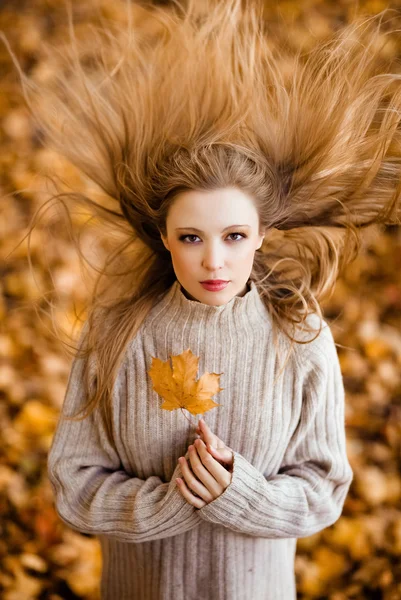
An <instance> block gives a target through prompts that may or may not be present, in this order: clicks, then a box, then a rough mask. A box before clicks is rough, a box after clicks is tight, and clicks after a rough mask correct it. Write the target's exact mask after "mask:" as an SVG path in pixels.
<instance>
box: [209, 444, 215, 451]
mask: <svg viewBox="0 0 401 600" xmlns="http://www.w3.org/2000/svg"><path fill="white" fill-rule="evenodd" d="M209 448H210V449H211V450H214V451H215V452H216V448H215V447H214V446H212V444H209Z"/></svg>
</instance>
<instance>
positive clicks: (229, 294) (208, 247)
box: [161, 188, 264, 306]
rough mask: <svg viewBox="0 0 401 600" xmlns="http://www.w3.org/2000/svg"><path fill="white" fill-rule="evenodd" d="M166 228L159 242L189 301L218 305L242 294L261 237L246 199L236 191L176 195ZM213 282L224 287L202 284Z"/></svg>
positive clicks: (250, 202) (253, 212) (229, 189)
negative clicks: (209, 287) (223, 283)
mask: <svg viewBox="0 0 401 600" xmlns="http://www.w3.org/2000/svg"><path fill="white" fill-rule="evenodd" d="M166 229H167V237H164V236H163V235H162V236H161V238H162V240H163V243H164V245H165V247H166V248H167V250H169V251H170V253H171V259H172V263H173V268H174V272H175V275H176V277H177V279H178V281H179V282H180V284H181V285H182V287H183V288H184V290H185V291H186V293H187V296H188V297H189V298H190V299H192V300H198V301H199V302H203V303H204V304H210V305H213V306H219V305H221V304H226V303H227V302H229V301H230V300H231V298H233V297H234V296H242V295H244V294H245V293H246V291H247V286H246V282H247V280H248V279H249V276H250V274H251V271H252V266H253V260H254V255H255V251H256V250H257V249H258V248H260V247H261V245H262V242H263V238H264V234H263V233H262V234H260V232H259V216H258V213H257V211H256V208H255V205H254V203H253V202H252V200H251V199H250V197H249V196H247V195H246V194H244V193H243V192H241V191H240V190H238V189H236V188H224V189H219V190H213V191H195V190H191V191H186V192H181V193H180V194H178V195H177V196H176V197H175V199H174V201H173V203H172V205H171V207H170V210H169V212H168V215H167V221H166ZM212 279H215V280H216V279H218V280H223V281H228V283H227V285H226V286H225V287H224V288H222V289H220V290H217V291H214V290H211V289H206V288H205V287H204V286H203V285H202V283H201V282H204V281H207V280H212Z"/></svg>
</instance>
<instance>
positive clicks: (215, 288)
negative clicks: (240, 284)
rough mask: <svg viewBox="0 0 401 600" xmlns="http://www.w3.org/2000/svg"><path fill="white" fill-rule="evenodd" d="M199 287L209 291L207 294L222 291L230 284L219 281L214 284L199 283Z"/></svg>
mask: <svg viewBox="0 0 401 600" xmlns="http://www.w3.org/2000/svg"><path fill="white" fill-rule="evenodd" d="M200 283H201V285H202V286H203V287H204V288H205V290H209V292H218V291H220V290H224V288H225V287H227V285H228V284H229V283H230V282H229V281H219V282H216V283H214V282H213V283H212V282H205V281H201V282H200Z"/></svg>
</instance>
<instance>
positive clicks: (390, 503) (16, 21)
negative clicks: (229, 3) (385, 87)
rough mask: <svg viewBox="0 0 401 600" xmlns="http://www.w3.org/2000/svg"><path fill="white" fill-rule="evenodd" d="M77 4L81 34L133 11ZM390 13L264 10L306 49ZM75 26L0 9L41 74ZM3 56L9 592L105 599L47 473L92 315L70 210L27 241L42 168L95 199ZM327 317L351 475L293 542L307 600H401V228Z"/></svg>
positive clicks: (46, 3) (13, 598)
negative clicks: (47, 141) (49, 43)
mask: <svg viewBox="0 0 401 600" xmlns="http://www.w3.org/2000/svg"><path fill="white" fill-rule="evenodd" d="M165 4H167V2H165ZM72 5H73V8H74V13H75V20H76V25H77V32H78V35H84V32H85V27H87V26H88V24H90V23H91V22H92V20H93V18H94V17H93V12H94V7H96V10H98V11H99V14H101V15H102V17H103V18H105V19H111V20H118V19H122V18H123V15H124V12H123V2H122V1H121V2H120V1H119V0H115V1H114V2H113V3H109V2H106V1H103V2H102V1H101V0H99V1H96V2H94V1H93V2H91V1H80V2H74V1H73V2H72ZM386 6H388V4H386V3H382V2H381V1H379V0H370V1H366V2H363V1H362V2H360V3H358V6H356V4H354V3H352V2H345V1H343V2H336V3H334V2H331V1H326V2H324V1H319V0H309V1H308V2H301V3H297V2H295V1H294V0H284V1H281V2H278V3H276V4H275V5H274V7H272V6H271V4H270V3H269V5H267V9H266V16H267V18H270V19H271V20H272V22H275V23H276V26H277V32H278V33H279V35H280V34H281V35H283V36H285V37H286V38H287V39H288V40H289V41H290V42H291V43H292V44H293V45H294V46H302V47H304V48H308V47H309V46H311V45H312V44H313V43H314V41H316V40H317V39H319V38H324V37H325V36H326V35H328V34H329V33H330V31H332V30H333V28H335V27H337V26H339V25H340V24H341V23H344V22H347V21H348V20H350V18H351V17H352V15H353V14H354V12H361V13H362V12H364V13H369V14H374V13H377V12H379V11H380V10H382V9H383V8H385V7H386ZM278 15H279V16H278ZM66 22H67V19H66V13H65V8H64V5H63V3H59V2H58V1H56V0H36V1H35V2H34V3H33V2H28V1H27V2H23V1H19V2H13V3H11V2H9V3H8V2H4V3H2V7H1V9H0V29H1V30H2V31H3V32H4V33H5V34H6V36H7V38H8V40H9V42H10V44H11V46H12V49H13V50H14V52H15V53H16V55H17V57H18V60H19V61H20V63H21V66H22V67H23V68H24V70H26V71H27V72H28V73H32V72H33V71H36V75H37V77H39V79H40V77H43V78H46V76H47V73H46V69H47V68H48V65H47V63H46V60H45V59H44V56H43V55H42V53H41V40H42V39H47V40H51V39H54V40H57V39H58V38H60V37H62V36H65V35H66ZM280 28H281V29H280ZM390 51H391V52H394V53H400V48H392V49H391V50H390ZM0 61H1V66H2V67H3V68H2V72H3V73H5V75H4V77H3V78H2V93H1V94H0V125H1V129H0V136H1V144H0V186H1V196H2V200H1V203H2V206H1V217H0V251H1V256H2V259H3V260H2V266H1V279H0V315H1V322H2V328H1V331H0V355H1V360H2V368H1V370H0V418H1V436H0V597H1V598H2V599H3V600H30V599H42V600H43V599H49V600H59V599H87V600H93V599H95V598H98V597H99V593H98V586H99V578H100V573H101V554H100V548H99V544H98V541H97V540H96V539H95V538H93V537H91V536H86V535H80V534H78V533H76V532H74V531H72V530H70V529H68V528H67V527H66V526H65V525H64V524H63V523H62V522H61V520H60V519H59V517H58V515H57V514H56V512H55V508H54V502H53V497H52V492H51V489H50V484H49V481H48V479H47V474H46V457H47V452H48V450H49V447H50V444H51V440H52V435H53V433H54V428H55V425H56V422H57V418H58V415H59V411H60V408H61V404H62V401H63V396H64V392H65V387H66V381H67V377H68V373H69V369H70V364H71V357H70V356H68V355H67V353H66V352H65V351H64V349H63V348H62V347H61V344H60V342H58V341H57V339H56V337H55V336H54V332H53V326H52V323H55V324H56V325H57V328H58V331H64V332H69V331H71V328H72V326H73V324H74V323H75V320H76V315H77V314H81V316H82V317H83V316H84V308H85V300H86V293H87V291H86V286H85V285H84V284H83V282H82V272H81V268H80V263H79V259H78V256H77V253H76V251H75V249H74V247H73V245H72V244H71V240H70V238H69V234H68V232H67V229H66V228H65V225H64V224H63V223H64V220H63V218H64V216H63V215H62V214H60V212H59V210H57V209H54V208H53V209H52V208H50V209H49V210H47V211H46V212H44V213H43V214H42V217H41V220H40V222H39V224H38V225H37V227H36V228H35V230H34V232H33V234H32V236H31V238H30V257H31V261H32V263H31V265H30V264H29V261H28V244H27V240H26V239H24V240H23V237H24V235H25V233H26V231H27V226H28V224H29V223H30V219H31V217H32V215H33V214H34V212H35V211H36V210H37V209H38V208H39V207H40V206H41V205H42V204H43V202H44V200H45V199H46V197H47V196H48V195H50V194H51V187H46V185H47V180H46V172H48V171H49V170H50V171H51V172H52V173H53V174H55V173H57V174H58V175H60V176H61V177H62V178H63V180H65V181H66V182H68V185H70V186H71V188H77V189H78V188H79V189H81V190H84V191H85V192H87V193H90V190H91V183H90V182H88V181H86V180H85V179H83V178H82V177H81V176H80V175H79V174H78V173H77V172H76V171H75V170H74V169H73V168H72V167H71V165H68V164H67V163H66V162H65V161H63V160H62V159H61V158H60V157H58V156H56V155H55V154H54V153H53V152H51V151H50V150H48V149H45V148H43V147H41V145H40V143H39V141H38V135H37V133H38V132H37V131H36V130H35V127H34V125H33V123H32V121H31V119H30V117H29V113H28V111H27V109H26V106H25V104H24V101H23V98H22V94H21V90H20V86H19V84H18V78H17V76H16V72H15V69H14V68H13V67H12V62H11V60H10V56H9V54H8V52H7V51H6V48H5V46H4V45H0ZM87 219H88V215H86V214H84V213H82V212H79V213H76V214H73V225H74V226H75V227H76V228H77V229H79V228H80V227H81V226H82V225H83V224H84V223H85V222H86V221H87ZM105 244H106V242H105V240H102V238H101V236H99V233H98V232H97V233H96V234H94V233H92V232H91V228H90V227H85V230H84V234H83V235H82V239H81V245H82V246H83V247H84V248H85V249H86V250H87V254H90V255H92V256H93V261H94V262H96V256H97V255H98V251H99V250H100V251H101V250H102V249H103V248H105ZM324 311H325V315H326V316H327V318H328V319H329V321H330V323H331V326H332V331H333V335H334V337H335V340H336V342H337V344H338V353H339V357H340V361H341V367H342V372H343V376H344V383H345V388H346V427H347V450H348V456H349V460H350V462H351V466H352V468H353V471H354V481H353V482H352V485H351V488H350V492H349V495H348V497H347V499H346V502H345V505H344V510H343V514H342V516H341V518H340V519H339V520H338V521H337V522H336V523H335V524H334V525H333V526H331V527H328V528H327V529H325V530H324V531H322V532H320V533H318V534H316V535H314V536H311V537H308V538H303V539H300V540H299V541H298V551H297V557H296V576H297V586H298V592H299V598H301V599H303V600H306V599H324V598H329V599H330V600H348V599H375V600H376V599H383V600H397V599H401V508H400V507H401V470H400V466H401V465H400V462H401V460H400V456H401V452H400V450H401V228H398V227H395V226H394V227H387V228H382V229H380V230H379V229H377V230H371V231H370V232H369V235H367V237H366V242H365V246H364V249H363V251H362V252H361V254H360V256H359V258H358V259H357V260H356V261H355V262H354V263H353V264H352V265H351V266H350V267H348V269H347V270H346V272H345V273H344V275H343V276H342V277H341V279H340V280H339V281H338V284H337V286H336V289H335V293H334V295H333V297H332V298H331V299H330V300H329V301H327V303H326V304H325V306H324ZM116 600H117V599H116Z"/></svg>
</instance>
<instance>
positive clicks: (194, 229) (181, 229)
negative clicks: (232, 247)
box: [175, 225, 250, 233]
mask: <svg viewBox="0 0 401 600" xmlns="http://www.w3.org/2000/svg"><path fill="white" fill-rule="evenodd" d="M232 227H250V225H229V226H228V227H224V229H223V230H222V233H224V231H227V229H231V228H232ZM187 229H190V230H191V231H196V232H197V233H205V232H204V231H202V230H201V229H197V228H196V227H176V228H175V231H183V230H185V231H186V230H187Z"/></svg>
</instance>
